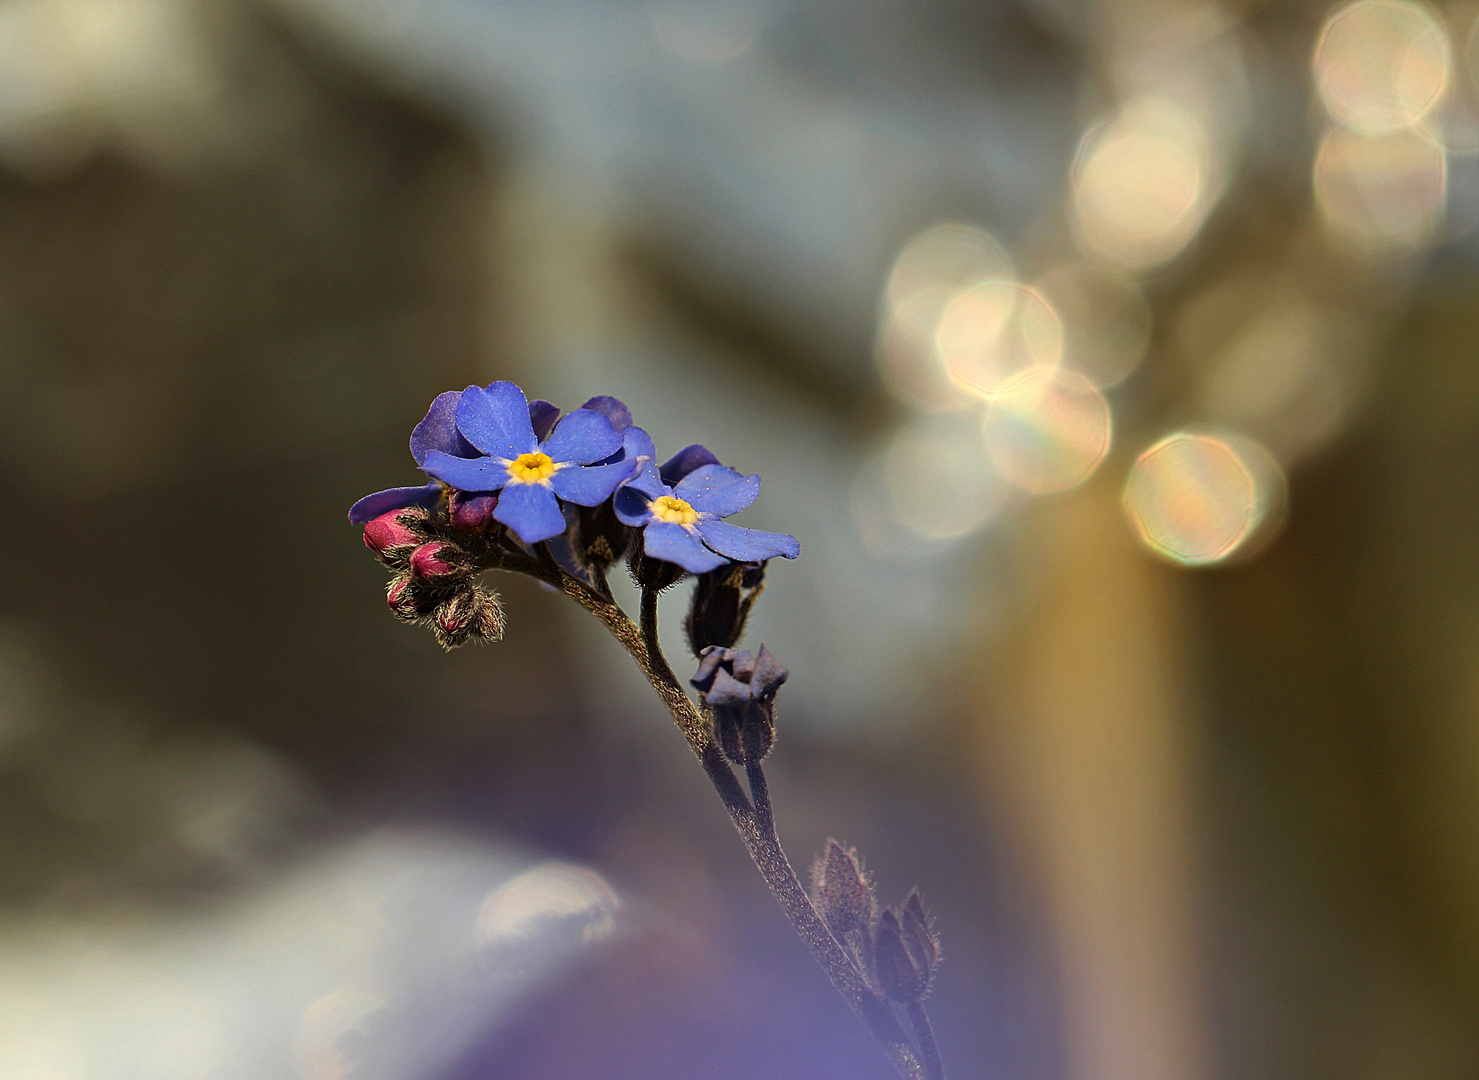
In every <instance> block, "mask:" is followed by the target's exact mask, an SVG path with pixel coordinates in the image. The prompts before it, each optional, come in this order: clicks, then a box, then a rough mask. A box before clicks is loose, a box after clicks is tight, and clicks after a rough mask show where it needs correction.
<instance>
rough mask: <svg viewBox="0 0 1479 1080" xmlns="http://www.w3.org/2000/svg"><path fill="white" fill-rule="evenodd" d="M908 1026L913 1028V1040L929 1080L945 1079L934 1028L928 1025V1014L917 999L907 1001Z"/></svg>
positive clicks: (943, 1064) (943, 1065)
mask: <svg viewBox="0 0 1479 1080" xmlns="http://www.w3.org/2000/svg"><path fill="white" fill-rule="evenodd" d="M909 1026H910V1027H912V1028H913V1029H914V1038H915V1041H916V1042H918V1043H919V1056H920V1057H921V1058H923V1059H924V1068H925V1071H926V1072H927V1073H929V1077H930V1080H945V1063H944V1062H942V1061H941V1060H940V1048H939V1047H938V1046H937V1045H935V1029H934V1028H932V1027H930V1018H929V1014H928V1013H926V1012H925V1011H924V1005H923V1004H922V1003H921V1002H918V1001H911V1002H910V1003H909Z"/></svg>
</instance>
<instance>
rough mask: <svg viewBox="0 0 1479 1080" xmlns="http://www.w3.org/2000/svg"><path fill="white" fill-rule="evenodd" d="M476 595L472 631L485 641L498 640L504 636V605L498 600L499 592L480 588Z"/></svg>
mask: <svg viewBox="0 0 1479 1080" xmlns="http://www.w3.org/2000/svg"><path fill="white" fill-rule="evenodd" d="M476 597H477V606H476V608H475V610H474V613H473V624H472V632H473V633H474V634H476V635H477V636H478V637H480V638H482V639H483V640H484V641H497V640H498V639H499V638H501V637H503V626H504V621H503V605H502V604H500V603H499V602H498V594H497V593H496V592H488V591H487V590H485V589H478V590H477V594H476Z"/></svg>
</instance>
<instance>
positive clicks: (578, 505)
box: [350, 383, 945, 1080]
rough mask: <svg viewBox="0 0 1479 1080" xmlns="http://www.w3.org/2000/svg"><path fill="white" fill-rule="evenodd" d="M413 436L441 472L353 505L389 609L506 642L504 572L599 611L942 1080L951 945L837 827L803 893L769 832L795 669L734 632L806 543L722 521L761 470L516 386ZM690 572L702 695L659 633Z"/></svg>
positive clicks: (896, 1037)
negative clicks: (775, 763)
mask: <svg viewBox="0 0 1479 1080" xmlns="http://www.w3.org/2000/svg"><path fill="white" fill-rule="evenodd" d="M411 451H412V456H413V457H414V458H415V460H416V463H417V465H418V466H420V467H422V468H423V470H424V471H425V472H427V473H428V474H429V475H430V476H431V477H432V479H433V482H432V483H430V484H428V485H426V486H425V487H420V488H393V489H390V490H388V491H382V492H377V493H376V494H374V495H370V496H366V497H365V498H364V499H361V500H360V501H359V502H358V503H356V504H355V506H354V508H352V509H351V511H350V520H351V521H354V522H356V523H358V524H363V525H365V543H366V545H367V546H368V547H369V548H370V549H371V550H372V551H374V552H375V553H376V554H377V556H378V557H379V558H380V560H381V561H382V562H383V563H385V564H386V565H387V566H388V567H390V568H391V569H392V570H394V571H395V572H396V574H397V577H396V578H395V579H394V580H393V581H392V583H391V585H390V588H389V590H388V600H389V603H390V606H391V609H392V612H393V613H394V614H395V615H396V616H397V617H398V618H401V619H402V620H403V621H406V622H421V623H424V624H426V625H427V626H428V628H429V629H431V631H432V633H433V634H434V635H436V636H437V639H438V640H439V641H440V642H441V643H442V644H443V645H444V646H445V647H447V648H453V647H456V646H458V645H461V644H464V643H466V642H469V641H491V640H496V639H497V638H498V637H499V636H501V635H502V632H503V625H504V622H503V614H502V609H501V608H500V607H499V606H498V600H497V596H496V594H493V593H489V592H487V591H486V590H484V589H482V588H481V586H478V585H476V584H474V583H473V578H474V576H475V575H476V574H477V573H479V572H481V571H484V570H503V571H508V572H512V573H522V574H525V575H527V576H529V577H532V578H535V579H536V580H539V581H541V582H544V583H545V584H547V585H549V586H550V587H552V588H554V589H556V590H558V591H559V592H561V593H563V594H565V595H566V596H568V597H569V598H571V599H572V600H574V601H575V602H576V603H578V604H579V605H580V606H581V607H583V608H584V609H585V610H586V611H588V612H589V613H590V614H591V615H593V616H594V617H595V618H596V619H597V620H598V621H599V622H600V623H601V624H602V625H603V626H604V627H605V628H606V629H607V631H608V632H610V634H611V635H612V637H614V638H615V639H616V640H617V642H618V643H619V644H620V645H621V646H622V648H623V649H625V650H626V652H627V654H628V655H629V656H630V657H631V658H632V660H633V662H634V663H636V665H637V667H638V669H639V670H641V672H642V674H643V675H644V676H645V677H646V679H647V682H648V684H649V685H651V687H652V689H653V691H654V692H655V693H656V694H657V696H658V698H659V699H660V700H661V701H662V703H663V705H664V707H665V708H666V709H667V710H668V713H669V715H670V716H671V717H672V719H673V722H674V724H676V725H677V727H678V730H679V731H680V732H682V734H683V737H684V739H685V740H686V741H687V743H688V746H689V749H690V750H692V751H693V754H694V756H695V757H697V758H698V760H699V762H700V764H701V765H702V767H703V769H704V772H705V774H706V775H707V776H708V778H709V781H710V783H711V784H712V785H713V788H714V791H715V793H716V794H717V795H718V796H719V800H720V802H721V803H722V804H723V806H724V809H725V810H726V812H728V814H729V817H730V820H731V822H732V823H733V824H734V827H735V829H736V831H737V832H738V833H739V835H740V839H741V840H742V841H743V842H744V845H745V849H746V850H747V851H748V852H749V855H750V858H751V860H752V861H753V862H754V864H755V867H756V868H757V869H758V870H759V871H760V875H761V877H762V878H763V879H764V880H765V883H766V885H767V886H768V887H769V889H770V891H771V894H772V895H773V896H774V897H775V899H776V902H777V903H778V904H779V905H780V907H781V910H782V911H783V912H784V913H785V915H786V917H787V919H789V920H790V923H791V925H792V927H793V928H794V929H795V931H796V933H797V935H798V936H799V937H800V938H801V940H802V941H803V942H804V943H805V944H806V947H807V948H808V950H809V951H810V952H811V954H812V957H813V958H814V959H815V960H816V962H817V963H818V964H819V965H820V966H821V968H822V970H823V971H824V972H825V973H826V974H827V977H828V978H829V979H830V980H831V982H832V985H833V986H834V987H835V988H836V990H837V992H838V993H839V994H840V995H841V996H842V998H843V999H844V1000H845V1001H846V1002H847V1003H848V1004H849V1005H850V1006H851V1007H852V1009H853V1011H854V1012H855V1013H856V1014H857V1016H858V1017H859V1019H861V1020H862V1022H863V1024H864V1026H865V1027H867V1029H868V1031H869V1032H870V1034H871V1035H872V1036H873V1038H874V1039H875V1040H876V1041H877V1043H878V1044H879V1046H880V1047H881V1048H882V1049H883V1051H884V1053H885V1055H886V1056H887V1057H888V1059H889V1061H890V1062H891V1063H892V1064H893V1066H894V1068H895V1069H896V1070H897V1072H898V1074H899V1076H900V1077H902V1078H904V1080H944V1077H945V1072H944V1067H943V1065H942V1063H941V1060H940V1053H939V1050H938V1048H937V1046H936V1043H935V1038H934V1033H933V1030H932V1028H931V1026H930V1022H929V1018H928V1016H927V1015H926V1013H925V1010H924V1005H923V999H924V996H925V995H926V994H927V993H928V990H929V986H930V983H931V981H932V978H933V974H934V970H935V968H936V966H937V964H938V961H939V941H938V938H937V936H936V935H935V933H934V931H933V929H932V927H931V925H930V919H929V916H928V915H927V913H926V912H925V910H924V907H923V905H922V903H921V902H920V899H919V896H918V894H917V893H911V894H910V895H909V898H908V900H907V901H906V902H905V904H904V905H902V906H901V907H900V908H899V909H897V910H895V909H884V910H882V911H879V909H878V905H877V902H876V900H875V898H874V894H873V889H872V885H871V883H870V882H869V881H868V879H867V875H865V874H864V873H863V872H862V870H861V867H860V865H859V864H858V862H857V860H856V854H855V853H854V852H852V851H851V850H850V849H843V848H842V847H841V846H840V845H838V844H837V843H836V841H832V842H830V843H829V848H828V853H827V855H826V856H824V857H823V858H821V859H819V860H818V862H817V866H816V867H815V868H814V870H813V879H814V880H815V881H816V883H817V884H816V890H815V892H814V893H808V891H807V890H806V888H805V887H804V886H803V885H802V884H801V881H800V879H799V878H798V877H797V874H796V870H795V868H794V867H793V866H792V864H791V861H790V859H788V858H787V857H786V853H785V850H784V849H783V848H782V846H781V842H780V837H779V834H778V833H777V831H776V825H775V812H774V808H773V806H772V804H771V798H770V787H769V784H768V782H767V780H766V776H765V770H764V767H763V765H762V761H763V759H764V757H765V756H766V754H767V753H768V752H769V750H770V748H771V746H772V744H773V741H774V730H775V728H774V725H775V718H774V702H775V696H776V691H777V690H778V689H779V687H780V686H781V684H782V683H784V682H785V680H786V678H787V674H788V673H787V672H786V670H785V668H783V667H781V666H780V665H779V664H778V663H777V662H776V660H775V658H774V657H773V656H771V655H770V654H769V653H768V652H767V651H766V650H765V647H764V646H761V648H760V652H759V654H758V656H752V655H751V654H750V653H748V652H743V651H736V650H734V649H733V648H732V646H733V645H734V644H735V642H736V640H737V639H738V637H739V635H740V634H741V633H742V631H743V628H744V623H745V619H746V616H747V615H748V613H749V610H750V607H751V605H752V604H753V603H754V600H755V598H756V597H757V596H758V595H759V592H760V589H761V582H762V580H763V577H764V571H765V562H766V560H768V559H770V558H774V557H776V556H781V557H785V558H795V557H796V556H797V554H799V551H800V547H799V545H798V544H797V542H796V540H795V538H793V537H790V536H787V535H785V534H781V533H768V532H762V531H760V530H755V529H746V528H742V527H740V526H736V525H732V524H730V523H728V522H726V521H724V520H722V519H723V518H725V517H728V516H729V515H731V514H733V513H736V512H738V511H739V510H742V509H744V508H745V507H746V506H748V505H749V504H750V503H751V502H752V501H753V500H754V498H755V497H756V496H757V495H758V494H759V486H760V478H759V477H758V476H749V477H742V476H740V474H738V473H736V472H734V471H733V470H730V469H726V468H724V467H723V466H722V465H720V464H719V463H718V461H717V459H715V458H714V456H713V455H712V454H711V453H710V452H709V451H708V450H706V449H705V448H703V447H701V446H690V447H687V448H686V449H684V450H682V451H680V452H679V453H678V454H677V455H675V456H674V457H673V458H671V459H670V460H669V461H668V462H667V463H666V464H664V465H663V466H662V467H661V468H659V467H657V466H656V465H655V464H653V461H654V451H653V448H652V440H651V439H650V437H648V435H647V433H646V432H644V431H642V429H640V428H637V427H634V426H632V424H631V414H630V412H629V411H628V410H627V409H626V406H624V405H622V404H621V402H619V401H616V399H614V398H592V399H591V400H590V401H588V402H587V403H586V404H585V406H584V407H582V408H581V409H578V410H576V411H575V412H573V413H571V414H569V415H568V416H566V417H565V418H563V419H560V418H559V414H558V410H556V409H555V407H554V406H552V405H550V404H549V403H548V402H543V401H535V402H528V401H527V400H526V399H525V397H524V394H523V391H521V390H519V389H518V388H517V387H515V386H514V385H513V384H512V383H494V384H492V385H490V386H489V387H487V388H480V387H469V388H468V389H467V390H466V391H462V392H460V393H458V392H449V393H447V394H443V395H441V396H440V397H438V398H437V400H436V401H435V402H434V403H433V405H432V408H431V410H430V411H429V412H428V413H427V417H426V419H425V420H423V421H422V422H421V424H419V425H417V428H416V431H415V432H414V433H413V434H412V438H411ZM628 549H629V551H628ZM622 551H628V564H629V567H630V569H631V571H632V574H633V577H634V579H635V580H636V581H637V583H638V585H639V587H640V589H641V601H640V607H639V611H638V621H637V622H633V621H632V619H631V618H630V617H629V616H628V615H627V613H626V612H625V611H624V610H623V609H622V608H621V606H620V605H619V604H618V603H617V602H616V600H615V598H614V596H613V594H612V592H611V588H610V586H609V584H608V582H607V577H606V573H607V570H608V568H609V567H610V565H611V564H612V563H613V562H614V561H615V559H616V558H619V557H620V554H621V552H622ZM690 574H692V575H696V576H697V577H698V581H699V584H698V585H697V586H696V588H695V591H694V597H693V603H692V607H691V610H690V612H689V615H688V618H687V620H686V622H685V630H686V632H687V636H688V639H689V643H690V647H691V648H692V649H693V651H694V653H695V655H697V656H698V657H699V658H700V659H701V661H702V662H701V664H700V666H699V670H698V673H697V674H696V675H695V676H694V678H693V680H692V685H693V686H694V687H695V688H697V690H698V691H699V699H698V702H697V703H695V701H694V699H693V698H691V697H690V696H689V693H688V691H687V690H686V689H685V687H684V686H683V685H682V684H681V683H680V682H679V680H678V677H677V675H676V674H674V672H673V668H672V665H671V664H669V662H668V660H667V657H666V656H665V655H664V653H663V650H662V644H661V642H660V641H659V639H658V619H657V616H658V598H659V595H660V593H661V592H662V591H663V589H664V588H666V587H668V586H670V585H672V584H674V583H676V582H677V581H678V580H680V579H681V578H683V577H684V576H686V575H690ZM736 767H738V768H739V769H740V770H741V773H742V775H743V778H744V782H743V783H742V782H741V780H740V777H739V776H737V775H736V774H735V768H736ZM747 789H748V790H747ZM898 1009H902V1011H903V1014H904V1015H905V1016H907V1017H908V1024H909V1028H910V1030H912V1032H913V1038H912V1039H911V1038H910V1036H909V1034H908V1033H907V1032H906V1031H905V1028H904V1025H903V1024H902V1023H901V1022H900V1016H899V1014H898V1012H897V1011H896V1010H898Z"/></svg>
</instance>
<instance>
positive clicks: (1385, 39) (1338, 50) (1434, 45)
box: [1312, 0, 1453, 135]
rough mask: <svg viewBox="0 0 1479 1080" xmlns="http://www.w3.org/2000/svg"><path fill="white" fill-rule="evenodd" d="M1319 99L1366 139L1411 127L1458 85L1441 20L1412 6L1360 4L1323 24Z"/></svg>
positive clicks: (1395, 0)
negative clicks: (1453, 84) (1452, 83)
mask: <svg viewBox="0 0 1479 1080" xmlns="http://www.w3.org/2000/svg"><path fill="white" fill-rule="evenodd" d="M1312 66H1313V68H1314V76H1315V87H1316V89H1317V90H1318V91H1319V94H1320V99H1321V100H1322V101H1323V102H1324V103H1325V108H1326V109H1328V110H1329V112H1330V115H1331V116H1333V117H1334V118H1335V119H1336V120H1338V121H1339V122H1340V123H1342V124H1345V125H1347V126H1348V127H1351V128H1354V129H1355V130H1357V131H1361V132H1364V133H1366V134H1372V135H1377V134H1384V133H1389V132H1394V131H1398V130H1400V129H1402V128H1407V127H1411V126H1412V125H1414V124H1416V123H1417V122H1418V121H1419V120H1421V119H1422V118H1423V116H1424V115H1425V114H1426V113H1427V112H1428V111H1429V110H1430V109H1431V108H1432V107H1433V106H1434V105H1436V104H1437V103H1438V101H1439V100H1440V99H1441V98H1442V96H1443V93H1444V91H1445V89H1446V88H1447V87H1448V84H1449V81H1450V79H1451V78H1452V67H1453V60H1452V49H1451V47H1450V45H1449V40H1448V32H1447V30H1446V29H1445V28H1444V26H1443V24H1442V22H1441V21H1439V19H1438V18H1436V17H1435V16H1434V15H1433V13H1432V12H1431V11H1429V10H1428V9H1427V8H1426V7H1424V6H1423V5H1421V4H1416V3H1412V2H1410V0H1357V2H1356V3H1353V4H1347V5H1346V6H1345V7H1343V8H1341V9H1340V10H1339V11H1337V12H1335V13H1334V14H1333V15H1331V16H1330V18H1329V19H1327V20H1326V22H1325V27H1324V29H1323V30H1322V31H1321V33H1320V38H1319V42H1318V44H1317V45H1316V46H1315V55H1314V59H1313V61H1312Z"/></svg>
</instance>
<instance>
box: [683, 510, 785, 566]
mask: <svg viewBox="0 0 1479 1080" xmlns="http://www.w3.org/2000/svg"><path fill="white" fill-rule="evenodd" d="M695 528H697V529H698V531H699V533H700V534H701V535H702V536H703V538H704V543H706V544H708V545H709V547H711V548H713V549H714V550H715V551H717V552H718V553H719V554H721V555H728V556H729V557H730V558H731V559H733V560H735V562H759V561H760V560H762V559H772V558H774V557H775V556H777V555H781V556H784V557H785V558H787V559H794V558H795V557H796V556H797V555H800V554H801V544H800V543H799V542H797V540H796V538H795V537H794V536H789V535H787V534H786V533H773V532H765V531H763V530H761V529H746V528H744V527H743V526H740V525H731V524H730V523H729V522H727V521H720V520H718V519H717V518H699V519H698V524H697V525H696V526H695Z"/></svg>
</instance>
